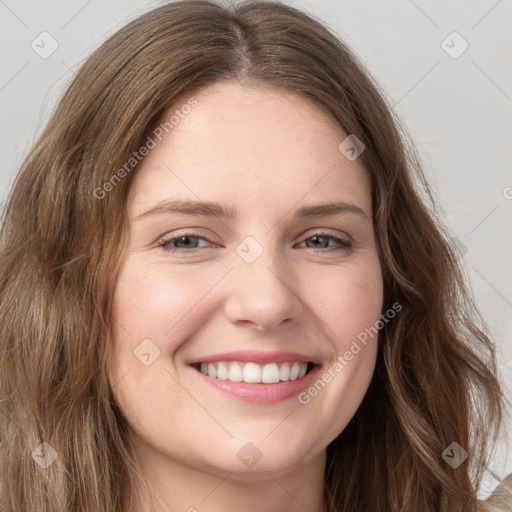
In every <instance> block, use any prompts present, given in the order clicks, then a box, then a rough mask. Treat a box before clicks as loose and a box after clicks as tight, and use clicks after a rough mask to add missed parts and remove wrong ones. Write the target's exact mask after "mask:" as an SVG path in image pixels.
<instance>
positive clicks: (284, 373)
mask: <svg viewBox="0 0 512 512" xmlns="http://www.w3.org/2000/svg"><path fill="white" fill-rule="evenodd" d="M279 378H280V379H281V380H285V381H286V380H290V365H289V364H288V363H284V364H283V365H282V366H281V370H280V371H279Z"/></svg>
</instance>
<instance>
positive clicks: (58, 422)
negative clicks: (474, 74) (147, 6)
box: [0, 0, 505, 512]
mask: <svg viewBox="0 0 512 512" xmlns="http://www.w3.org/2000/svg"><path fill="white" fill-rule="evenodd" d="M218 80H236V81H238V82H240V83H242V84H246V85H251V86H261V87H279V88H284V89H287V90H290V91H294V92H297V93H299V94H301V95H302V96H303V97H304V98H306V99H308V100H310V101H313V102H315V103H316V104H317V105H319V106H320V107H321V108H323V109H324V110H325V111H326V112H328V113H329V114H330V116H331V117H332V119H333V120H334V122H336V123H338V124H339V126H341V127H342V128H343V130H344V131H345V132H346V133H347V134H353V135H355V136H357V138H358V139H359V140H361V141H362V142H363V144H364V145H365V147H366V150H365V151H364V152H363V153H362V154H361V156H360V158H361V159H362V163H363V164H364V166H365V168H366V169H367V172H368V173H369V175H370V177H371V182H372V200H373V214H374V229H375V233H376V237H377V241H378V248H379V253H380V259H381V264H382V269H383V276H384V290H385V304H384V310H387V309H389V308H390V307H391V305H392V304H393V303H395V302H398V303H399V304H400V305H401V306H402V310H401V311H400V314H399V315H397V317H396V319H395V320H393V321H392V322H389V323H388V324H386V325H385V327H384V328H383V329H382V330H381V332H380V333H379V350H378V358H377V366H376V369H375V373H374V376H373V380H372V382H371V385H370V387H369V389H368V392H367V394H366V396H365V398H364V400H363V403H362V404H361V406H360V407H359V409H358V411H357V412H356V414H355V416H354V417H353V418H352V420H351V421H350V423H349V424H348V426H347V427H346V428H345V429H344V431H343V432H342V433H341V434H340V435H339V436H338V437H337V438H336V439H335V440H334V441H333V442H332V443H331V444H330V445H329V446H328V448H327V468H326V473H325V498H326V512H334V511H338V512H341V511H347V512H348V511H354V510H357V511H359V512H365V511H366V512H370V511H372V512H374V511H377V510H378V511H381V512H392V511H398V510H400V511H402V512H419V511H421V512H426V511H432V512H434V511H435V512H445V511H450V512H462V511H464V512H474V511H476V507H477V500H476V492H477V489H478V487H479V485H480V482H481V478H482V474H483V471H484V469H485V468H486V464H487V460H488V459H487V457H488V450H489V446H490V443H494V442H495V440H496V438H497V435H498V433H499V428H500V424H501V420H502V415H503V412H504V410H505V409H504V407H503V405H504V397H503V394H502V390H501V388H500V383H499V379H498V377H497V365H496V360H495V352H494V347H493V343H492V341H491V339H490V338H489V336H488V334H487V332H488V330H487V328H486V326H485V323H484V321H483V320H482V318H481V317H480V315H479V313H478V311H477V310H476V308H475V306H474V303H473V302H472V299H471V297H470V295H469V293H468V291H467V285H466V284H465V282H466V279H467V278H466V276H464V274H463V271H462V270H461V268H460V266H459V262H458V254H457V252H456V250H455V249H454V246H453V244H451V242H450V238H449V235H448V234H447V231H446V230H445V228H444V227H443V225H442V222H441V220H440V218H439V215H438V213H437V209H436V204H435V200H434V197H433V195H432V193H431V191H430V189H429V186H428V183H427V182H426V180H425V177H424V174H423V171H422V169H421V163H420V160H419V157H418V156H417V154H416V152H415V149H414V147H413V145H412V144H411V143H410V141H409V138H408V136H407V134H406V130H404V128H403V127H402V126H401V124H400V121H399V120H398V119H397V118H396V116H395V115H394V114H393V113H392V110H391V108H390V107H389V102H388V100H387V99H386V97H385V94H384V93H383V92H382V91H381V90H380V89H379V87H378V85H377V84H376V83H375V82H374V80H373V79H372V78H371V75H370V73H369V72H368V71H367V70H366V69H365V67H364V66H363V64H362V63H361V62H359V61H358V59H357V58H356V56H355V55H354V54H353V53H352V52H351V51H350V49H349V48H348V47H347V46H346V45H345V44H344V43H343V42H342V41H340V40H339V38H338V37H337V36H336V35H334V34H333V33H332V32H331V31H330V30H329V29H327V28H326V27H325V26H324V25H323V24H321V23H320V22H319V21H318V20H316V19H315V18H313V17H312V16H310V15H307V14H306V13H304V12H301V11H299V10H297V9H295V8H292V7H289V6H286V5H284V4H281V3H277V2H271V1H263V2H262V1H253V2H245V3H240V4H238V5H236V4H233V5H229V6H221V5H219V4H218V3H214V2H210V1H207V0H189V1H187V0H185V1H177V2H173V3H170V4H168V5H164V6H162V7H158V8H156V9H154V10H152V11H150V12H148V13H146V14H144V15H143V16H141V17H139V18H138V19H136V20H134V21H132V22H130V23H129V24H128V25H126V26H125V27H124V28H122V29H121V30H119V31H118V32H117V33H116V34H114V35H113V36H112V37H110V38H109V39H108V40H107V41H106V42H105V43H104V44H102V45H101V46H100V47H99V49H97V50H96V51H95V52H94V53H93V54H92V56H91V57H90V58H89V59H88V60H87V61H86V62H85V64H84V65H83V66H82V68H81V69H80V71H79V72H78V73H77V75H76V78H75V79H74V80H73V82H72V83H71V85H70V86H69V88H68V89H67V91H66V93H65V94H64V96H63V98H62V100H61V101H60V103H59V105H58V107H57V108H56V111H55V113H54V114H53V116H52V118H51V119H50V121H49V122H48V124H47V126H46V128H45V130H44V132H43V133H42V135H41V136H40V138H39V140H38V141H37V143H36V144H35V146H34V147H33V149H32V150H31V152H30V153H29V155H28V157H27V158H26V160H25V161H24V163H23V165H22V168H21V170H20V172H19V174H18V176H17V179H16V181H15V184H14V186H13V188H12V191H11V194H10V196H9V199H8V202H7V204H6V207H5V210H4V213H3V219H2V227H1V233H0V235H1V244H2V247H1V254H0V379H1V380H0V413H1V414H0V426H1V428H0V436H1V437H0V475H1V477H0V479H1V480H0V485H1V487H0V492H1V497H0V509H1V510H2V512H21V511H24V512H25V511H26V510H34V511H37V512H50V511H51V512H64V511H66V512H79V511H80V512H92V511H94V512H98V511H101V512H120V510H121V504H122V499H123V495H124V493H125V492H126V489H125V488H124V486H123V482H124V481H125V477H127V478H128V479H129V481H130V482H132V483H133V484H135V482H136V481H142V477H141V475H139V474H138V472H137V467H136V464H135V461H134V459H133V457H132V453H131V451H130V450H129V449H128V448H127V446H126V432H127V423H126V419H125V418H124V416H123V414H122V412H121V410H120V409H119V407H118V405H117V403H116V401H115V399H114V396H113V393H112V389H113V388H114V387H115V385H116V384H117V383H116V382H110V380H109V377H108V375H109V374H108V361H109V360H110V356H111V352H110V351H111V339H112V322H113V321H114V320H113V318H112V314H111V302H112V293H113V288H114V283H115V280H116V276H117V275H118V271H119V267H120V265H121V262H122V254H123V248H124V247H125V242H126V237H127V228H128V225H127V218H126V198H127V192H128V189H129V185H130V182H131V178H132V176H133V174H134V172H136V171H135V170H134V169H135V167H136V166H133V169H131V167H130V168H127V167H126V162H128V161H129V160H130V158H133V154H134V152H137V150H139V148H140V147H141V146H142V144H144V143H145V141H146V140H147V138H146V137H147V130H148V127H150V126H153V125H154V123H155V121H156V120H158V119H159V117H160V115H161V114H162V112H163V111H164V110H165V109H166V108H168V107H169V106H171V105H173V104H174V102H175V99H176V98H177V97H178V96H182V95H183V94H185V93H187V94H189V95H190V96H192V94H193V93H194V91H198V90H200V89H201V88H203V87H205V86H207V85H209V84H212V83H214V82H215V81H218ZM340 142H341V141H340ZM123 166H125V167H124V169H125V172H124V173H120V172H119V170H120V169H121V168H122V167H123ZM115 176H117V178H116V180H115V182H114V179H113V177H115ZM107 182H110V184H111V185H110V186H109V187H108V190H107V188H106V186H105V184H106V183H107ZM453 442H456V443H458V444H459V445H460V446H461V447H462V448H463V449H464V450H465V451H466V452H467V453H468V454H469V458H468V459H467V460H466V461H465V462H464V463H462V464H461V465H460V466H459V467H457V468H452V467H451V466H450V465H449V464H447V462H446V461H445V459H444V458H443V457H442V454H443V452H444V450H445V449H446V448H447V447H449V446H450V445H451V443H453ZM42 443H47V444H42ZM38 461H39V463H38ZM136 479H139V480H136Z"/></svg>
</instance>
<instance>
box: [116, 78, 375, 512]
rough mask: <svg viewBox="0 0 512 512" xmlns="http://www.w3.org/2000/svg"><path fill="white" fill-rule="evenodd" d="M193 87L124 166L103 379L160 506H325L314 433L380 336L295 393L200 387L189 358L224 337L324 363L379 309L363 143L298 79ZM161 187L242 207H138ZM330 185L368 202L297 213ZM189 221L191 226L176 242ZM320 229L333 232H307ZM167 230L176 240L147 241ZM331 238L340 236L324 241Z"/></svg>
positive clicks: (211, 350)
mask: <svg viewBox="0 0 512 512" xmlns="http://www.w3.org/2000/svg"><path fill="white" fill-rule="evenodd" d="M188 98H189V97H188V96H183V97H182V99H180V101H177V102H176V104H175V105H174V106H173V107H172V108H171V109H169V110H168V111H167V112H166V113H164V115H163V116H162V119H165V120H167V119H169V117H170V115H171V114H172V113H173V112H174V110H175V109H176V108H179V107H180V106H181V105H183V104H184V103H185V102H186V101H187V99H188ZM194 98H195V99H196V100H197V102H198V103H197V106H195V107H194V108H193V109H192V110H191V112H190V114H188V115H187V116H184V118H183V119H180V121H179V123H178V124H177V125H176V126H175V127H174V129H173V130H172V131H170V132H169V133H168V134H165V135H164V137H163V138H162V141H161V142H159V143H158V144H157V146H156V147H155V148H154V149H152V150H151V151H150V152H149V154H148V156H147V157H146V158H145V159H144V160H143V161H142V163H141V165H140V166H139V168H138V169H137V171H136V174H135V175H134V176H133V182H132V184H131V188H130V193H129V198H128V215H129V219H130V238H129V244H128V247H127V252H126V254H125V259H124V260H123V264H122V268H121V273H120V275H119V278H118V280H117V282H116V289H115V297H114V316H115V326H114V331H115V334H114V358H113V361H112V366H111V377H110V378H111V382H112V383H113V386H114V389H113V390H114V394H115V396H116V399H117V400H118V402H119V404H120V407H121V409H122V411H123V413H124V414H125V416H126V418H127V420H128V423H129V425H130V443H131V445H132V446H133V449H134V452H135V454H136V457H137V461H138V463H139V465H140V469H141V471H142V473H143V475H144V476H145V477H146V478H147V482H148V484H149V486H150V492H151V496H152V498H153V499H154V500H156V502H157V503H158V504H159V505H161V508H162V510H165V511H175V510H176V511H189V512H192V511H194V510H197V511H200V512H221V511H222V512H235V511H239V510H245V511H246V512H260V511H261V510H265V511H269V512H274V511H275V512H277V511H279V512H281V511H282V510H287V511H291V512H295V511H299V510H300V511H303V510H304V509H306V510H308V511H311V512H320V511H321V510H322V505H323V496H322V491H323V478H324V470H325V463H326V447H327V445H328V444H329V443H330V442H331V441H332V440H334V439H335V438H336V437H337V436H338V435H339V434H340V432H342V431H343V429H344V428H345V426H346V425H347V423H348V422H349V421H350V419H351V418H352V417H353V415H354V413H355V412H356V410H357V408H358V407H359V405H360V403H361V401H362V399H363V397H364V395H365V393H366V391H367V388H368V385H369V383H370V380H371V377H372V375H373V371H374V368H375V360H376V353H377V339H376V338H374V339H373V341H371V342H370V343H368V344H367V346H365V347H364V348H363V349H362V350H361V351H360V352H359V353H357V355H355V356H354V358H353V359H352V360H351V361H350V362H349V363H348V364H347V366H345V367H344V368H343V370H342V371H341V372H338V373H337V374H336V377H335V378H333V379H332V380H331V382H329V383H328V385H327V386H325V388H324V389H323V390H322V391H321V392H319V393H318V395H317V396H315V397H314V398H312V399H311V401H310V402H309V403H308V404H305V405H304V404H301V403H300V402H299V401H298V400H297V396H294V397H292V398H289V399H286V400H284V401H282V402H279V403H277V404H271V405H268V404H267V405H261V404H251V403H244V402H241V401H239V400H237V399H235V398H231V397H229V396H226V395H223V394H221V393H219V392H218V391H216V390H214V389H210V387H209V386H206V385H205V384H204V383H203V382H202V379H201V377H200V375H199V373H198V372H197V371H196V370H194V369H192V368H191V367H190V366H189V365H187V364H186V361H187V360H190V359H192V358H196V357H200V356H207V355H212V354H218V353H221V352H229V351H234V350H261V351H294V352H299V353H303V354H308V355H312V356H314V357H315V358H318V359H319V360H320V361H321V362H322V365H323V368H324V369H327V368H329V367H332V365H333V364H334V363H335V362H336V358H337V356H338V355H343V354H344V353H345V352H346V351H347V350H348V349H349V348H350V346H351V343H352V342H353V341H354V340H355V339H356V338H357V336H358V334H360V333H361V332H362V331H364V329H365V328H367V327H370V326H373V325H374V324H375V323H376V321H377V320H378V319H379V315H380V314H381V313H382V300H383V283H382V273H381V266H380V262H379V258H378V254H377V246H376V240H375V236H374V231H373V223H372V206H371V188H370V181H369V178H368V176H367V173H366V171H365V169H364V168H363V166H362V164H361V163H360V159H356V160H355V161H349V160H348V159H347V158H346V157H345V156H344V155H343V154H342V153H341V152H340V151H339V150H338V145H339V144H340V142H341V141H343V140H344V139H345V138H346V137H347V134H346V133H345V132H343V130H342V129H341V128H340V127H339V126H338V125H337V124H336V123H334V121H333V120H332V119H331V118H330V117H329V116H328V115H327V114H326V113H325V112H324V111H323V110H322V109H320V108H319V107H318V106H316V105H315V104H313V103H311V102H310V101H308V100H306V99H304V98H302V97H301V96H299V95H296V94H295V93H293V92H289V91H283V90H280V89H271V88H267V89H263V88H252V87H246V86H242V85H240V84H238V83H236V82H230V81H225V82H217V83H216V84H214V85H212V86H210V87H208V88H206V89H203V90H202V91H200V92H199V93H197V94H194ZM169 198H173V199H190V200H198V199H200V200H202V201H216V202H219V203H222V204H223V205H229V206H232V207H235V208H237V209H238V210H239V214H238V216H237V217H236V218H234V219H229V218H225V219H222V218H220V217H216V216H213V217H207V216H190V215H185V214H180V213H173V212H164V213H159V214H155V215H148V216H146V217H143V218H141V219H139V220H136V217H138V216H139V215H140V214H142V213H144V212H146V211H147V210H149V209H151V208H152V207H153V206H154V205H155V204H157V203H159V202H160V201H162V200H166V199H169ZM332 201H346V202H349V203H351V204H354V205H356V206H358V207H359V208H360V209H361V210H363V212H364V214H365V215H361V214H356V213H353V212H342V213H338V214H335V215H327V216H320V217H312V218H302V219H298V220H297V219H294V218H293V214H294V212H295V211H296V210H297V209H298V208H299V207H301V206H305V205H312V204H318V203H327V202H332ZM190 228H194V229H193V231H194V232H197V233H198V234H199V236H200V237H203V238H199V239H197V238H191V239H189V241H188V242H187V241H185V242H183V241H182V242H180V238H179V237H180V236H183V230H187V229H190ZM323 231H327V232H328V234H329V236H332V237H334V238H327V239H325V238H324V239H322V238H320V239H318V238H314V235H315V234H318V233H319V232H323ZM171 236H175V237H178V241H177V242H176V241H175V243H174V247H175V248H181V249H182V250H183V251H188V254H185V253H184V252H182V253H171V252H166V251H165V249H163V248H162V247H160V246H159V245H158V244H159V242H161V239H162V238H163V237H165V238H169V237H171ZM195 236H197V235H195ZM247 236H252V237H253V238H254V239H255V240H256V241H257V242H258V244H259V245H260V246H261V248H262V249H263V252H262V254H261V255H260V256H259V257H258V258H257V259H256V260H255V261H254V262H252V263H248V262H247V261H245V260H244V259H242V258H241V257H240V256H239V254H238V253H237V252H236V248H237V246H239V245H240V244H241V243H242V241H243V240H244V239H245V238H246V237H247ZM312 237H313V238H312ZM338 239H342V240H347V239H348V240H350V241H351V242H352V248H350V249H346V248H343V247H341V250H335V249H336V248H339V247H340V245H339V243H338V241H337V240H338ZM315 250H316V251H318V252H315ZM145 339H150V340H151V342H152V343H153V344H154V345H155V346H157V347H158V349H159V350H160V355H159V357H157V358H156V359H155V360H154V361H153V362H152V363H151V364H150V365H149V366H145V365H144V364H142V363H141V361H140V360H139V359H138V358H137V357H135V356H134V350H135V349H136V348H137V347H138V346H139V345H140V343H141V342H142V341H143V340H145ZM248 442H251V443H252V444H253V445H255V446H256V447H257V449H258V450H259V451H260V452H261V458H260V459H259V460H258V462H257V463H256V464H254V465H253V466H251V467H246V466H245V465H244V464H242V463H241V461H240V460H239V459H238V458H237V452H238V451H239V450H240V449H241V448H242V447H243V446H244V445H245V444H246V443H248ZM125 499H126V500H128V496H126V497H125ZM153 506H154V505H153ZM137 507H138V508H137ZM125 510H128V506H126V509H125ZM134 510H141V511H142V510H144V511H146V510H147V511H149V510H150V505H149V504H148V503H139V504H137V506H136V507H135V508H134ZM153 510H154V509H153Z"/></svg>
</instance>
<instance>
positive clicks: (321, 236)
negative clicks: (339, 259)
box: [158, 232, 352, 253]
mask: <svg viewBox="0 0 512 512" xmlns="http://www.w3.org/2000/svg"><path fill="white" fill-rule="evenodd" d="M199 240H205V241H207V242H209V241H208V240H207V239H206V238H204V237H203V236H200V235H199V234H198V233H194V232H187V233H183V234H181V235H180V236H176V237H171V238H165V239H163V240H162V241H161V242H160V243H159V244H158V246H159V247H161V248H162V249H163V250H164V251H166V252H172V253H191V252H196V251H197V250H198V249H201V247H198V241H199ZM308 240H315V241H316V242H317V243H318V242H319V246H320V247H317V248H315V247H311V249H313V251H314V252H326V251H347V250H349V249H350V248H351V247H352V244H351V242H349V241H348V240H343V239H341V238H337V237H334V236H332V235H329V234H327V233H315V234H314V235H312V236H310V237H308V238H306V239H305V240H304V242H302V243H305V242H307V241H308ZM330 240H334V241H335V242H336V243H337V244H338V245H339V247H329V241H330ZM325 242H327V246H325ZM177 244H182V247H179V246H177ZM321 246H324V247H321Z"/></svg>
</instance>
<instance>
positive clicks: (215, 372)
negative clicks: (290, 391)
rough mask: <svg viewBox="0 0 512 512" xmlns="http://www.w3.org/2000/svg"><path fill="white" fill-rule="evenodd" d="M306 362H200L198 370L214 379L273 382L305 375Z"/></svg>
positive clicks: (254, 382) (253, 382)
mask: <svg viewBox="0 0 512 512" xmlns="http://www.w3.org/2000/svg"><path fill="white" fill-rule="evenodd" d="M307 369H308V363H299V362H294V363H267V364H264V365H261V364H257V363H252V362H248V363H239V362H225V361H223V362H218V363H201V365H200V372H201V373H202V374H203V375H208V376H209V377H212V378H214V379H219V380H229V381H231V382H242V381H243V382H246V383H248V384H261V383H263V384H275V383H278V382H286V381H288V380H297V379H301V378H302V377H304V375H306V372H307Z"/></svg>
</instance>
